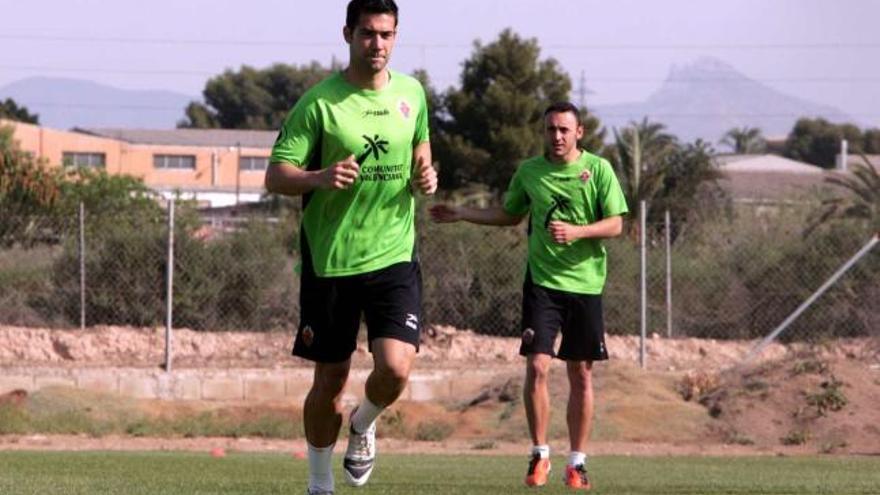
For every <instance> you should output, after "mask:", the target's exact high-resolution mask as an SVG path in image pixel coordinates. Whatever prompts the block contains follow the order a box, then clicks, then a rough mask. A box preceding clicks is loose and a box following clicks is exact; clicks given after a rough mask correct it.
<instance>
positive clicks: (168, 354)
mask: <svg viewBox="0 0 880 495" xmlns="http://www.w3.org/2000/svg"><path fill="white" fill-rule="evenodd" d="M166 273H167V276H166V293H165V301H166V305H165V371H166V372H169V373H170V372H171V358H172V349H171V344H172V335H171V320H172V316H173V312H172V309H171V308H172V304H173V302H174V200H173V199H169V200H168V269H167V271H166Z"/></svg>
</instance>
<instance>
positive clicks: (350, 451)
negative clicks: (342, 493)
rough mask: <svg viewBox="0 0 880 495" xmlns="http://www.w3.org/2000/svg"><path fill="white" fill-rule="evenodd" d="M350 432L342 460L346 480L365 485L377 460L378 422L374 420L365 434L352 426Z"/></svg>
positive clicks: (357, 484) (352, 484) (351, 483)
mask: <svg viewBox="0 0 880 495" xmlns="http://www.w3.org/2000/svg"><path fill="white" fill-rule="evenodd" d="M352 415H354V412H352ZM348 432H349V433H348V448H347V449H345V458H344V459H343V461H342V470H343V471H344V472H345V481H346V483H348V484H349V485H351V486H363V485H364V484H366V483H367V480H368V479H370V474H371V473H372V472H373V465H374V464H375V462H376V423H375V422H373V424H371V425H370V427H369V428H367V431H365V432H364V433H363V434H359V433H357V432H356V431H354V428H352V427H351V426H349V427H348Z"/></svg>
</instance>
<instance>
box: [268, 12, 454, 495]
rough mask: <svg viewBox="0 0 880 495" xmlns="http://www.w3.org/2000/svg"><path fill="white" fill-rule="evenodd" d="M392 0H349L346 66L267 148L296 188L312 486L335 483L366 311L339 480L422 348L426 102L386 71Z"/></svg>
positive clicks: (431, 176)
mask: <svg viewBox="0 0 880 495" xmlns="http://www.w3.org/2000/svg"><path fill="white" fill-rule="evenodd" d="M397 20H398V9H397V5H396V4H395V2H394V1H393V0H352V1H351V2H350V3H349V4H348V9H347V14H346V24H345V28H344V29H343V35H344V37H345V41H346V42H347V43H348V45H349V65H348V67H347V68H346V69H345V70H343V71H341V72H339V73H337V74H334V75H332V76H330V77H329V78H327V79H325V80H324V81H322V82H320V83H319V84H317V85H316V86H314V87H313V88H312V89H310V90H309V91H308V92H307V93H306V94H305V95H303V97H302V98H301V99H300V100H299V101H298V102H297V103H296V105H295V106H294V108H293V109H292V110H291V112H290V114H289V115H288V117H287V119H286V121H285V122H284V125H283V127H282V128H281V131H280V132H279V134H278V139H277V141H276V142H275V146H274V148H273V150H272V158H271V160H270V161H271V164H270V166H269V168H268V170H267V172H266V189H267V190H269V192H273V193H278V194H284V195H289V196H302V198H303V219H302V226H301V229H300V241H301V246H300V247H301V255H302V277H301V289H300V322H299V329H298V331H297V336H296V340H295V342H294V347H293V354H294V355H296V356H300V357H303V358H305V359H309V360H312V361H314V362H315V375H314V381H313V383H312V388H311V390H310V391H309V394H308V396H307V397H306V401H305V406H304V412H303V416H304V417H303V421H304V423H305V432H306V439H307V441H308V444H309V486H308V493H309V494H311V495H318V494H330V493H333V491H334V480H333V475H332V470H331V457H332V453H333V447H334V445H335V442H336V438H337V437H338V434H339V429H340V427H341V425H342V419H343V418H342V406H341V398H342V393H343V390H344V388H345V384H346V382H347V380H348V375H349V370H350V367H351V354H352V353H353V352H354V350H355V349H356V344H357V333H358V328H359V325H360V322H361V317H362V316H363V318H364V319H365V320H366V324H367V332H368V335H367V338H368V341H369V347H370V351H371V352H372V354H373V361H374V365H375V366H374V369H373V371H372V373H371V374H370V376H369V377H368V378H367V383H366V390H365V398H364V400H363V401H362V402H361V403H360V404H359V405H358V406H357V407H356V408H355V409H354V410H353V411H352V413H351V416H350V425H349V442H348V447H347V450H346V453H345V458H344V460H343V471H344V473H345V477H346V481H347V482H348V483H349V484H351V485H355V486H360V485H363V484H364V483H366V482H367V480H368V478H369V476H370V474H371V472H372V470H373V465H374V463H375V457H376V445H375V441H376V440H375V435H376V426H375V423H376V418H377V417H378V416H379V414H380V413H381V412H382V410H383V409H385V408H386V407H388V406H389V405H390V404H391V403H393V402H394V401H395V400H397V398H398V396H399V395H400V393H401V392H402V391H403V389H404V387H405V386H406V383H407V380H408V377H409V373H410V369H411V367H412V363H413V360H414V358H415V354H416V352H417V351H418V346H419V334H420V330H421V323H420V317H421V291H422V287H421V272H420V269H419V264H418V259H417V256H416V253H415V225H414V218H415V198H414V190H416V189H417V190H419V191H421V192H422V193H424V194H433V193H434V191H435V190H436V189H437V174H436V171H435V170H434V169H433V167H432V165H431V147H430V143H429V141H428V108H427V104H426V99H425V92H424V90H423V88H422V86H421V84H419V82H418V81H417V80H416V79H414V78H412V77H409V76H406V75H404V74H401V73H398V72H395V71H392V70H390V69H388V68H387V64H388V59H389V57H390V56H391V52H392V49H393V47H394V42H395V40H396V38H397Z"/></svg>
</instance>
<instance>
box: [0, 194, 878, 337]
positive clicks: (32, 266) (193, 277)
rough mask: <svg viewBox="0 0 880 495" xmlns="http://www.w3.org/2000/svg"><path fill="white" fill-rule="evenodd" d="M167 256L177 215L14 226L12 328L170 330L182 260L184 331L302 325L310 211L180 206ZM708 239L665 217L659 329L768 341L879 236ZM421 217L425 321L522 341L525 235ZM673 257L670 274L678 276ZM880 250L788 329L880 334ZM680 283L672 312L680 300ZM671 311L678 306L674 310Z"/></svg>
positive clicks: (614, 247) (719, 232) (651, 232)
mask: <svg viewBox="0 0 880 495" xmlns="http://www.w3.org/2000/svg"><path fill="white" fill-rule="evenodd" d="M178 212H179V213H178V214H177V215H176V217H175V222H174V243H173V257H172V258H169V235H168V234H169V222H168V215H167V212H166V211H163V210H161V209H155V210H144V211H132V212H126V211H118V212H112V214H109V213H108V212H95V213H93V212H85V215H84V218H83V221H82V222H80V218H78V217H77V216H76V215H73V216H71V217H70V218H41V217H28V218H4V219H3V220H2V222H0V223H2V225H0V229H2V230H0V234H2V236H0V324H4V325H16V326H42V327H52V328H71V327H73V328H75V327H79V326H80V324H81V323H84V324H85V325H86V326H92V325H127V326H135V327H157V326H164V325H165V319H166V314H167V308H166V306H167V300H168V299H167V298H168V290H167V278H166V274H167V271H168V263H169V259H173V268H174V270H173V273H174V276H173V291H172V293H173V298H172V305H171V309H172V315H173V316H172V323H173V326H174V327H177V328H191V329H194V330H201V331H222V330H249V331H273V330H287V331H290V330H292V328H293V327H294V326H295V324H296V321H297V318H298V314H299V307H298V305H299V294H298V290H299V281H298V277H297V275H296V269H295V268H296V265H297V262H298V260H297V256H298V252H297V249H296V246H297V245H298V240H297V234H296V230H297V224H298V215H297V214H296V213H295V212H294V213H293V214H290V215H288V216H286V217H285V218H283V219H276V218H267V217H265V216H262V217H253V218H242V217H235V218H222V219H219V218H213V219H211V218H203V217H201V216H199V214H198V212H196V211H195V210H193V209H188V208H180V209H178ZM754 213H755V212H753V211H747V212H746V214H740V215H738V216H737V220H734V221H728V220H719V221H717V222H706V223H704V224H703V225H702V226H701V227H700V228H697V229H690V230H686V229H680V228H679V229H671V230H674V231H675V234H676V235H675V236H674V237H672V236H671V238H670V249H669V250H667V246H666V244H667V242H666V232H667V230H668V229H667V226H666V225H665V223H651V224H648V226H647V227H646V234H647V239H648V243H647V286H648V287H647V295H648V332H649V333H657V334H660V335H661V336H671V337H700V338H714V339H752V338H760V337H763V336H765V335H766V334H768V333H769V332H770V331H771V330H773V329H774V328H775V327H776V326H777V325H779V323H780V322H782V321H783V320H784V319H785V318H786V317H787V316H788V315H790V314H791V313H792V311H794V310H795V309H796V308H797V307H798V306H799V305H800V304H801V303H802V302H803V301H804V300H806V299H807V298H808V297H809V296H810V294H812V292H813V291H815V290H816V289H817V288H818V287H819V286H820V285H822V284H823V282H825V281H826V280H827V279H828V278H829V277H830V276H831V275H832V274H833V273H834V272H835V271H836V270H837V269H838V268H839V267H840V266H841V265H843V264H844V263H845V262H846V261H847V260H848V259H849V258H850V257H851V256H852V255H853V254H854V253H856V252H857V251H858V250H859V248H860V247H862V246H863V245H864V244H865V243H866V242H867V241H868V239H870V237H871V235H872V234H871V233H869V232H866V231H865V230H864V229H862V230H859V228H857V227H855V226H851V225H847V224H834V225H829V226H828V228H825V229H820V230H819V231H817V232H816V233H814V234H812V235H811V236H810V237H804V236H803V235H802V234H801V232H802V228H801V226H800V224H797V223H791V222H788V221H786V220H785V219H784V215H776V216H774V217H773V219H772V220H767V219H763V220H762V219H761V218H760V217H759V216H757V215H755V214H754ZM426 218H427V216H426V215H424V214H423V215H421V216H420V225H419V253H420V258H421V262H422V272H423V278H424V321H425V322H426V323H428V324H442V325H450V326H453V327H456V328H466V329H473V330H474V331H476V332H478V333H482V334H488V335H498V336H512V335H516V334H517V333H518V329H519V317H520V301H521V288H522V280H523V275H524V272H525V257H526V244H527V237H526V232H525V228H524V227H523V226H521V227H515V228H497V227H480V226H474V225H469V224H461V223H459V224H446V225H436V224H432V223H430V222H428V221H427V220H426ZM636 223H637V222H632V224H633V225H631V226H630V228H629V231H628V232H627V233H626V234H625V235H624V236H621V237H620V238H617V239H613V240H610V241H607V242H606V247H607V250H608V254H609V263H608V266H609V273H608V282H607V285H606V290H605V296H604V300H605V311H606V314H605V316H606V328H607V329H608V332H609V333H612V334H637V333H638V332H639V329H640V307H641V301H640V273H641V272H640V270H641V264H640V251H639V242H638V238H639V237H638V234H639V233H638V231H637V230H638V229H637V228H636V226H635V225H634V224H636ZM667 263H669V264H670V267H671V269H670V270H667ZM878 275H880V249H875V250H873V252H869V253H868V254H867V255H866V256H865V257H864V258H863V259H861V260H860V261H859V262H858V263H856V265H855V266H854V267H853V269H852V270H850V271H849V272H848V273H847V274H846V275H844V276H843V277H842V278H841V280H840V281H839V282H838V283H836V284H834V285H833V286H832V287H831V289H830V290H829V291H828V292H827V293H826V294H824V295H823V296H822V297H821V298H819V300H818V301H817V302H816V303H815V304H814V305H812V306H810V307H809V308H808V309H807V311H806V312H804V314H803V315H801V316H800V317H799V318H798V319H797V320H796V321H795V322H794V323H793V325H792V326H791V327H790V328H789V329H787V330H786V332H785V333H784V334H783V335H782V338H783V339H784V340H798V341H805V340H810V341H816V340H822V339H828V338H836V337H855V336H877V335H878V333H880V284H877V280H878ZM670 286H671V305H670V304H669V297H668V294H669V292H668V291H667V287H670ZM670 309H671V311H670Z"/></svg>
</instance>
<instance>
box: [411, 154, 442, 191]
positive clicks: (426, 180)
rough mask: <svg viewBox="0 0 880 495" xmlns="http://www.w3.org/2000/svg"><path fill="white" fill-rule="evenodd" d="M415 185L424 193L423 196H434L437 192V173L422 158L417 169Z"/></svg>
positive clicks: (414, 177)
mask: <svg viewBox="0 0 880 495" xmlns="http://www.w3.org/2000/svg"><path fill="white" fill-rule="evenodd" d="M413 183H414V184H415V185H416V186H417V187H418V188H419V191H422V194H434V192H436V191H437V171H436V170H434V167H433V166H431V163H430V162H429V161H427V160H425V159H424V158H422V157H419V158H418V163H416V167H415V175H414V176H413Z"/></svg>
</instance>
